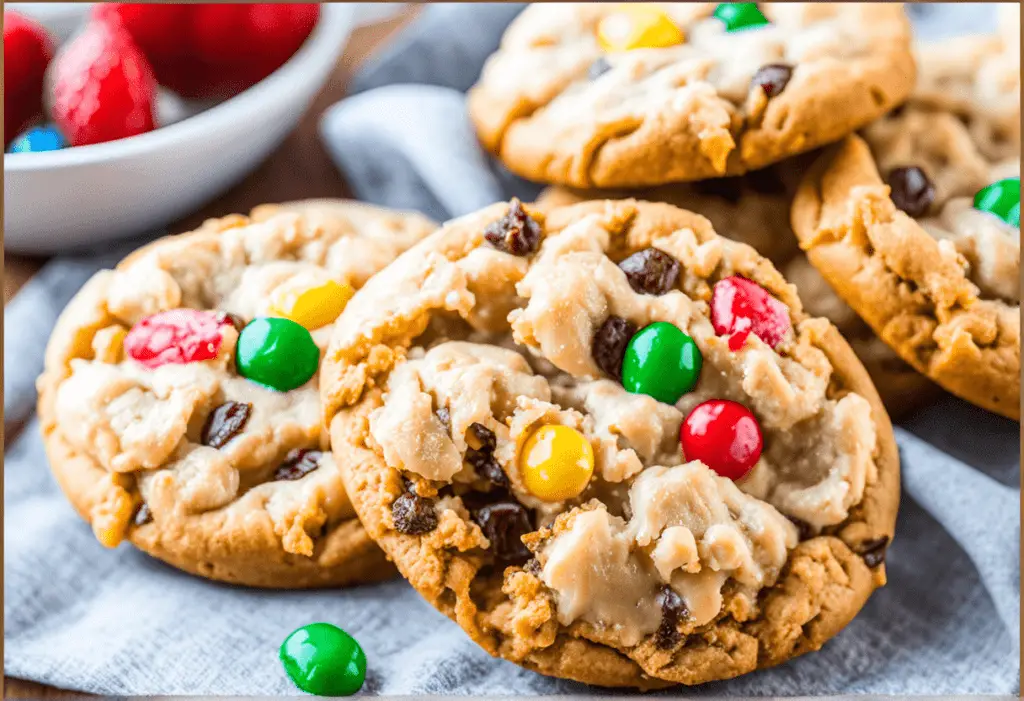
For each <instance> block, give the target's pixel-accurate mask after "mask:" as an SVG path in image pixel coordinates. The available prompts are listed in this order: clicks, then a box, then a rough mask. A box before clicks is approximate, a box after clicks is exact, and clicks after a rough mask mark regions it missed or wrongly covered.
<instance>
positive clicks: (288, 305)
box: [270, 280, 355, 331]
mask: <svg viewBox="0 0 1024 701" xmlns="http://www.w3.org/2000/svg"><path fill="white" fill-rule="evenodd" d="M353 294H355V290H353V289H352V286H351V285H349V284H348V283H344V282H341V283H339V282H335V281H334V280H328V281H327V282H325V283H323V284H321V285H315V286H313V287H307V288H306V289H304V290H299V291H296V290H285V291H283V292H279V293H277V294H275V295H274V297H273V299H272V300H271V304H270V313H271V314H273V315H275V316H280V317H284V318H285V319H291V320H292V321H294V322H295V323H297V324H301V325H302V326H304V327H305V328H307V329H309V330H310V331H313V330H315V329H319V328H320V327H322V326H327V325H328V324H331V323H334V320H335V319H337V318H338V315H339V314H341V312H342V311H344V309H345V305H346V304H348V301H349V300H350V299H352V295H353Z"/></svg>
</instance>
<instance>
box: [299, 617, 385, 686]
mask: <svg viewBox="0 0 1024 701" xmlns="http://www.w3.org/2000/svg"><path fill="white" fill-rule="evenodd" d="M279 654H280V657H281V664H283V665H284V671H285V672H286V673H287V674H288V676H289V678H291V680H292V681H293V682H295V686H297V687H299V688H300V689H302V690H303V691H305V692H308V693H310V694H315V695H317V696H351V695H352V694H354V693H356V692H357V691H359V690H360V689H361V688H363V681H364V680H365V679H366V653H364V652H363V648H361V647H360V646H359V643H357V642H356V641H355V639H354V638H353V637H352V636H351V635H349V634H348V633H346V632H345V631H343V630H342V629H341V628H339V627H338V626H335V625H331V624H330V623H310V624H309V625H305V626H302V627H301V628H299V629H297V630H295V631H294V632H293V633H292V634H291V635H289V636H288V637H287V638H285V640H284V642H283V643H281V650H280V653H279Z"/></svg>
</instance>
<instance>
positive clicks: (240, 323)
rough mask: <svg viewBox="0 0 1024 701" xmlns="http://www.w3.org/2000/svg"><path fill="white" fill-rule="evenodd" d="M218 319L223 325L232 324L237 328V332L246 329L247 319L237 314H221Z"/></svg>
mask: <svg viewBox="0 0 1024 701" xmlns="http://www.w3.org/2000/svg"><path fill="white" fill-rule="evenodd" d="M218 318H219V320H220V322H221V323H222V324H223V323H225V322H227V323H230V324H231V325H232V326H234V327H235V330H236V331H241V330H242V329H244V328H245V319H243V318H242V317H240V316H238V315H237V314H232V313H231V312H220V314H219V315H218Z"/></svg>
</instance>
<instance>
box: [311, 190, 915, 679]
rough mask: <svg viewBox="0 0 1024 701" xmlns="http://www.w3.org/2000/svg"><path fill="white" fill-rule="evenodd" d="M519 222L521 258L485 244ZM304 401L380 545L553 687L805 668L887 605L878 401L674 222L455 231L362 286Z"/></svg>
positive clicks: (808, 327) (461, 619)
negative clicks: (319, 414)
mask: <svg viewBox="0 0 1024 701" xmlns="http://www.w3.org/2000/svg"><path fill="white" fill-rule="evenodd" d="M513 223H514V224H515V225H516V227H518V228H522V229H523V230H529V231H532V232H535V234H536V237H535V239H533V238H532V237H531V240H535V245H531V246H529V247H528V248H523V249H517V251H516V252H513V251H512V250H510V249H508V248H507V247H504V246H502V245H501V239H500V238H499V237H496V236H494V235H491V234H490V233H489V232H493V231H501V230H505V229H507V228H508V227H509V226H510V225H511V224H513ZM320 388H321V397H322V400H323V403H324V412H325V414H324V415H325V420H326V421H327V422H328V425H329V426H330V432H331V444H332V450H333V452H334V454H335V458H336V461H337V464H338V465H339V467H340V469H341V471H342V475H343V479H344V481H345V485H346V488H347V490H348V493H349V495H350V497H351V499H352V502H353V505H354V507H355V509H356V512H357V513H358V515H359V517H360V519H361V520H362V522H363V523H364V525H365V526H366V528H367V531H368V532H369V533H370V535H371V537H373V538H374V539H375V540H376V541H377V542H378V543H379V544H380V545H381V546H382V547H383V549H384V550H385V552H387V553H388V555H389V556H390V557H391V558H392V559H393V560H394V562H395V564H396V565H397V566H398V568H399V570H400V571H401V572H402V574H403V575H404V576H405V577H406V578H407V579H408V580H409V581H410V582H411V583H412V585H413V586H414V587H415V588H416V589H417V590H418V591H419V592H420V593H421V594H422V595H423V596H425V597H426V598H427V599H428V600H429V601H430V602H431V603H432V604H433V605H434V606H436V607H437V608H438V609H439V610H441V611H442V612H444V613H445V614H447V615H448V616H450V617H451V618H452V619H454V620H455V621H457V622H458V623H459V625H461V626H462V627H463V628H464V629H465V630H466V631H467V632H468V633H469V635H470V636H471V637H472V638H473V639H474V640H475V641H477V642H478V643H479V644H480V645H482V646H483V647H484V648H485V649H486V650H487V651H488V652H490V653H491V654H494V655H498V656H501V657H504V658H506V659H509V660H512V661H514V662H517V663H519V664H521V665H523V666H525V667H528V668H530V669H533V670H537V671H539V672H542V673H544V674H549V675H553V676H557V677H563V678H569V679H576V680H580V681H585V682H589V683H593V684H600V685H608V686H632V687H642V688H652V687H659V686H666V685H669V684H673V683H684V684H696V683H700V682H705V681H710V680H713V679H724V678H728V677H733V676H736V675H738V674H742V673H745V672H749V671H752V670H754V669H756V668H758V667H765V666H770V665H773V664H777V663H780V662H782V661H784V660H786V659H789V658H791V657H793V656H795V655H799V654H803V653H804V652H808V651H811V650H815V649H817V648H818V647H820V646H821V645H822V644H824V642H825V641H826V640H828V639H829V638H830V637H832V636H833V635H835V634H836V633H837V632H838V631H839V630H840V629H841V628H842V627H843V626H844V625H846V623H848V622H849V621H850V620H851V619H852V618H853V616H854V615H855V614H856V613H857V611H858V610H859V609H860V608H861V606H863V604H864V602H865V601H866V600H867V598H868V596H869V595H870V593H871V592H872V591H873V590H874V589H875V588H876V587H878V586H880V585H881V584H883V583H884V582H885V568H884V553H885V547H884V545H885V544H887V543H888V542H889V539H890V538H891V536H892V532H893V526H894V520H895V516H896V508H897V501H898V491H899V488H898V481H899V466H898V459H897V454H896V447H895V443H894V440H893V434H892V427H891V425H890V423H889V419H888V416H887V415H886V413H885V410H884V409H883V408H882V405H881V402H880V400H879V398H878V395H877V393H876V392H875V389H874V387H873V386H872V384H871V382H870V380H869V379H868V376H867V374H866V372H865V371H864V369H863V367H862V366H861V365H860V363H859V362H858V361H857V359H856V357H855V356H854V354H853V352H852V351H851V349H850V348H849V346H847V345H846V343H845V342H844V341H843V340H842V337H841V336H840V335H839V333H838V332H837V331H836V330H835V328H834V327H832V326H831V324H829V323H828V321H826V320H824V319H814V318H810V317H808V316H807V315H806V314H805V313H804V312H803V310H802V307H801V304H800V301H799V299H798V298H797V296H796V294H795V292H794V290H793V287H792V286H790V285H788V284H787V283H786V282H785V280H784V279H783V278H782V276H781V275H780V274H779V273H778V272H777V271H776V270H775V269H774V268H773V267H772V265H771V263H769V262H768V261H767V260H765V259H764V258H762V257H761V256H760V255H759V254H758V253H757V252H756V251H755V250H754V249H752V248H750V247H749V246H746V245H743V244H740V243H737V242H734V241H729V240H727V239H725V238H723V237H720V236H718V235H717V234H716V233H715V232H714V230H713V228H712V226H711V224H710V222H708V220H707V219H705V218H703V217H701V216H698V215H696V214H693V213H691V212H688V211H685V210H682V209H679V208H676V207H672V206H670V205H667V204H655V203H647V202H636V201H633V200H624V201H601V202H588V203H584V204H580V205H575V206H568V207H552V208H546V209H541V208H537V207H533V206H525V207H524V206H522V205H520V204H518V203H514V204H513V205H512V206H509V205H500V204H499V205H495V206H492V207H489V208H487V209H485V210H482V211H480V212H477V213H475V214H472V215H468V216H466V217H463V218H461V219H458V220H455V221H453V222H450V223H449V224H448V225H447V226H445V227H444V228H443V229H442V230H440V231H439V232H437V233H436V234H434V235H433V236H431V237H430V238H429V239H427V240H425V241H423V242H422V243H421V244H419V245H417V246H416V247H415V248H413V249H412V250H410V251H408V252H407V253H406V254H404V255H402V256H400V257H399V258H398V259H397V260H396V261H395V263H393V264H392V265H391V266H389V267H388V269H387V270H386V271H385V272H383V273H382V274H381V275H379V276H377V277H375V278H374V279H373V280H371V281H370V282H369V284H368V285H367V286H366V287H364V288H363V290H361V291H360V293H359V295H357V297H356V298H355V299H354V300H353V302H352V303H351V304H350V306H349V307H348V308H347V309H346V311H345V314H344V315H343V317H342V319H341V320H340V321H339V323H338V324H337V326H336V327H335V329H334V332H333V335H332V339H331V344H330V347H329V349H328V351H327V354H326V355H325V357H324V363H323V368H322V379H321V385H320ZM880 544H882V545H880Z"/></svg>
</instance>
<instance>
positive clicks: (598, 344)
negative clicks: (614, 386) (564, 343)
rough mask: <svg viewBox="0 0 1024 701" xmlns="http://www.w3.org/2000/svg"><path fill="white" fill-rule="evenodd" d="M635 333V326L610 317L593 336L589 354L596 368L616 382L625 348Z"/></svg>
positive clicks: (620, 375)
mask: <svg viewBox="0 0 1024 701" xmlns="http://www.w3.org/2000/svg"><path fill="white" fill-rule="evenodd" d="M636 332H637V327H636V324H634V323H633V322H631V321H626V320H625V319H623V318H622V317H621V316H610V317H608V318H607V319H605V320H604V323H603V324H601V327H600V328H599V329H598V330H597V333H595V334H594V342H593V344H592V345H591V348H590V354H591V355H593V356H594V362H595V363H597V367H599V368H601V369H602V370H604V371H605V372H606V373H608V375H610V376H611V377H614V378H615V379H616V380H621V379H622V357H623V356H624V355H625V354H626V346H628V345H629V341H630V339H632V338H633V334H635V333H636Z"/></svg>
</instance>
